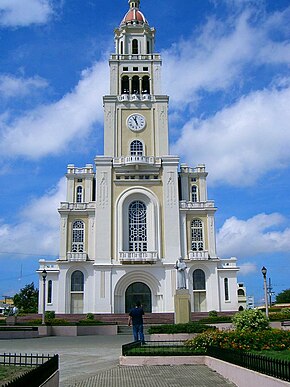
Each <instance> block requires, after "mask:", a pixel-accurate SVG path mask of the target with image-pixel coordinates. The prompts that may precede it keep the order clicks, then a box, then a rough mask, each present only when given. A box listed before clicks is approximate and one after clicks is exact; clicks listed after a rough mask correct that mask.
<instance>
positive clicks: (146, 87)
mask: <svg viewBox="0 0 290 387" xmlns="http://www.w3.org/2000/svg"><path fill="white" fill-rule="evenodd" d="M142 93H143V94H150V81H149V77H148V75H145V76H144V77H143V78H142Z"/></svg>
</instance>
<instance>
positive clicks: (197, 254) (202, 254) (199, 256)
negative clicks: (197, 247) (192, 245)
mask: <svg viewBox="0 0 290 387" xmlns="http://www.w3.org/2000/svg"><path fill="white" fill-rule="evenodd" d="M209 258H210V257H209V253H208V251H207V250H203V251H189V252H188V259H190V260H191V261H195V260H197V261H198V260H204V259H209Z"/></svg>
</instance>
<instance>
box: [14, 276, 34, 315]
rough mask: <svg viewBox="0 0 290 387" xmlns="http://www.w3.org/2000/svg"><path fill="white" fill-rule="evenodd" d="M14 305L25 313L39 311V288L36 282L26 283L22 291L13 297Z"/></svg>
mask: <svg viewBox="0 0 290 387" xmlns="http://www.w3.org/2000/svg"><path fill="white" fill-rule="evenodd" d="M13 302H14V305H15V306H16V307H17V308H18V309H19V311H20V312H23V313H37V309H38V289H36V288H35V287H34V283H33V282H31V284H28V285H25V287H24V288H23V289H20V292H19V293H17V294H15V296H14V297H13Z"/></svg>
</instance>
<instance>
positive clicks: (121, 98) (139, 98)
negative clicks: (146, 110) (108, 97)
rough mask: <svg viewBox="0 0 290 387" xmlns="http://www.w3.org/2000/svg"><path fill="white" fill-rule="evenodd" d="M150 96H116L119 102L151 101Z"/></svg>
mask: <svg viewBox="0 0 290 387" xmlns="http://www.w3.org/2000/svg"><path fill="white" fill-rule="evenodd" d="M151 99H152V96H151V95H150V94H121V95H119V96H118V100H119V101H121V102H122V101H151Z"/></svg>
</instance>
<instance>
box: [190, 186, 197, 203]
mask: <svg viewBox="0 0 290 387" xmlns="http://www.w3.org/2000/svg"><path fill="white" fill-rule="evenodd" d="M191 201H192V202H194V203H196V202H198V193H197V186H196V185H193V186H192V187H191Z"/></svg>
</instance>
